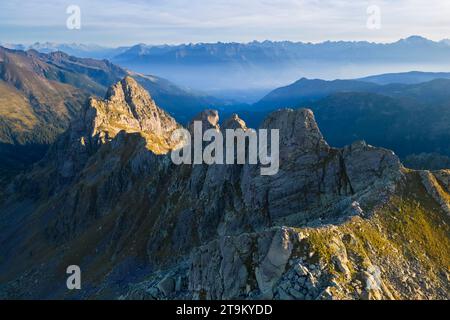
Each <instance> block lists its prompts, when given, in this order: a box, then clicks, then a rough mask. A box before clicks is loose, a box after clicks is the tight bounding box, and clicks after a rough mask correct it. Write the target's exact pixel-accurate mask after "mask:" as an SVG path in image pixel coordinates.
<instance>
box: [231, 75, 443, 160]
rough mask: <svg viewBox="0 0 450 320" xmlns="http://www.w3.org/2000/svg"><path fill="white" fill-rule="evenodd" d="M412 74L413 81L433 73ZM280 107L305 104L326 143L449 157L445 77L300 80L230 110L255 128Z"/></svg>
mask: <svg viewBox="0 0 450 320" xmlns="http://www.w3.org/2000/svg"><path fill="white" fill-rule="evenodd" d="M412 74H415V75H416V76H415V78H416V79H417V78H427V79H428V78H432V76H433V74H430V73H416V72H415V73H412ZM410 75H411V73H405V74H397V75H395V77H394V78H395V81H396V82H400V81H405V82H414V81H411V77H410ZM436 75H437V76H439V75H441V74H436ZM389 77H390V75H380V76H374V77H370V79H372V80H375V81H378V80H380V79H388V78H389ZM286 107H290V108H299V107H309V108H311V109H312V110H313V111H314V113H315V115H316V120H317V122H318V123H319V125H320V127H321V129H322V132H323V134H324V136H325V137H326V138H327V140H328V141H329V142H330V144H331V145H332V146H336V147H341V146H344V145H346V144H348V143H351V141H354V140H365V141H367V142H368V143H370V144H373V145H381V146H383V147H386V148H389V149H392V150H394V151H395V152H396V153H397V154H398V155H400V156H401V157H402V158H405V157H408V156H411V155H414V154H420V153H440V154H441V155H446V156H450V144H449V143H448V141H450V79H434V80H431V81H428V82H423V83H413V84H404V83H392V84H386V85H379V84H376V83H373V82H365V81H358V80H334V81H326V80H320V79H313V80H310V79H306V78H303V79H300V80H298V81H296V82H294V83H292V84H291V85H288V86H285V87H281V88H278V89H275V90H273V91H272V92H270V93H269V94H267V95H266V96H265V97H264V98H263V99H261V100H260V101H259V102H257V103H255V104H254V105H253V106H252V107H251V109H250V110H251V112H249V110H247V113H246V112H240V111H238V110H235V112H240V113H242V114H245V115H246V114H251V115H252V117H251V119H250V121H249V125H250V126H257V125H258V124H259V123H260V122H261V121H262V120H263V119H264V118H265V116H267V114H268V113H269V112H271V111H273V110H277V109H281V108H286ZM422 158H423V157H422ZM411 163H412V162H411ZM414 163H418V162H417V161H415V162H414ZM421 163H422V164H423V163H424V162H421ZM441 163H444V162H442V161H441ZM416 167H417V166H416ZM425 167H426V166H425Z"/></svg>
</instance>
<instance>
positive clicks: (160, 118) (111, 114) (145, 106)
mask: <svg viewBox="0 0 450 320" xmlns="http://www.w3.org/2000/svg"><path fill="white" fill-rule="evenodd" d="M86 115H87V117H88V119H85V120H86V121H87V122H88V123H91V124H92V128H90V129H89V135H90V136H91V137H94V138H97V139H98V140H97V142H100V143H105V142H107V141H109V140H111V139H113V138H114V137H115V136H116V135H117V134H118V133H119V132H120V131H125V132H127V133H140V134H141V135H142V136H143V137H144V138H146V140H147V142H148V144H147V146H148V148H149V149H150V150H152V151H153V152H154V153H157V154H160V153H166V152H167V151H168V150H170V149H171V146H172V143H171V141H170V136H171V133H172V132H173V131H174V130H175V129H177V128H178V127H179V125H178V124H177V122H176V121H175V120H174V119H173V118H172V117H171V116H169V115H168V114H167V113H166V112H165V111H163V110H162V109H160V108H159V107H158V106H157V105H156V104H155V102H154V101H153V99H152V98H151V97H150V95H149V94H148V92H147V91H146V90H145V89H144V88H142V87H141V86H140V85H139V84H138V83H137V82H136V81H135V80H134V79H133V78H131V77H125V78H124V79H123V80H121V81H119V82H118V83H116V84H115V85H113V86H111V87H110V88H109V90H108V93H107V95H106V98H105V100H98V99H95V98H91V99H90V100H89V103H88V111H87V112H86Z"/></svg>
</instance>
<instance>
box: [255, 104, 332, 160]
mask: <svg viewBox="0 0 450 320" xmlns="http://www.w3.org/2000/svg"><path fill="white" fill-rule="evenodd" d="M261 128H264V129H269V130H270V129H278V130H280V148H288V149H292V150H295V151H303V152H310V151H320V150H328V149H329V146H328V144H327V142H326V141H325V140H324V138H323V136H322V133H321V132H320V130H319V127H318V126H317V123H316V120H315V118H314V114H313V112H312V111H311V110H309V109H297V110H293V109H282V110H278V111H275V112H273V113H272V114H270V115H269V116H268V117H267V118H266V120H265V121H264V122H263V124H262V126H261Z"/></svg>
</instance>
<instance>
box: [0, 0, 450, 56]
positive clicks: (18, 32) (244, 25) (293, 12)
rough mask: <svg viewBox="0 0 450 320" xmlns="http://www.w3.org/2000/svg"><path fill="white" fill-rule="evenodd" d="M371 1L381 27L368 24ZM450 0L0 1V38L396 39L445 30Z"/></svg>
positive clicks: (104, 41)
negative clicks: (75, 24)
mask: <svg viewBox="0 0 450 320" xmlns="http://www.w3.org/2000/svg"><path fill="white" fill-rule="evenodd" d="M71 5H76V6H78V8H79V9H80V13H81V15H80V22H81V24H80V29H69V28H67V26H66V21H67V19H68V17H69V16H70V13H67V12H66V11H67V9H68V8H69V7H70V6H71ZM373 6H376V8H378V9H377V10H378V11H379V12H378V13H376V14H377V15H378V16H379V24H380V25H379V28H373V29H371V28H368V27H367V21H368V19H369V18H370V17H371V16H373V14H374V11H373ZM448 16H450V3H449V2H448V1H442V0H434V1H433V0H432V1H423V0H408V1H406V0H396V1H386V0H378V1H350V0H339V1H331V0H323V1H316V0H281V1H274V0H249V1H245V2H242V1H237V0H227V1H225V0H212V1H211V0H210V1H204V0H193V1H192V0H191V1H186V0H172V1H161V0H156V1H151V2H148V1H142V0H133V1H123V0H113V1H107V2H106V1H95V2H94V1H87V0H78V1H56V0H50V1H46V2H45V3H43V2H41V1H35V0H31V1H27V2H19V1H17V0H12V1H7V2H6V1H4V2H1V3H0V39H1V41H2V42H6V43H23V44H31V43H34V42H47V41H49V42H55V43H83V44H90V43H95V44H98V45H102V46H107V47H116V46H129V45H133V44H136V43H146V44H155V45H156V44H180V43H215V42H218V41H220V42H238V43H247V42H251V41H253V40H257V41H264V40H266V39H271V40H273V41H284V40H286V41H293V42H298V41H302V42H313V43H317V42H323V41H326V40H330V41H337V40H342V41H369V42H378V43H387V42H394V41H396V40H398V39H402V38H406V37H408V36H409V35H413V34H418V35H421V36H424V37H426V38H428V39H431V40H435V41H436V40H440V39H446V38H447V37H448V27H449V25H450V22H449V21H448Z"/></svg>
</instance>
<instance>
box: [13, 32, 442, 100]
mask: <svg viewBox="0 0 450 320" xmlns="http://www.w3.org/2000/svg"><path fill="white" fill-rule="evenodd" d="M9 46H10V47H14V45H9ZM16 47H17V48H19V49H28V48H32V49H36V50H38V51H41V52H46V53H48V52H52V51H57V50H61V51H64V52H66V53H69V54H71V55H75V56H80V57H92V58H107V59H110V60H111V61H113V62H114V63H116V64H118V65H120V66H122V67H126V68H129V69H131V70H134V71H137V72H140V73H151V74H157V75H159V76H161V77H164V78H166V79H168V80H170V81H173V82H175V83H177V84H179V85H183V86H188V87H191V88H194V89H196V90H201V91H208V92H215V93H217V94H218V95H220V94H221V91H227V92H229V93H230V92H233V91H236V90H240V91H242V90H243V89H246V90H250V89H253V90H259V91H261V90H262V89H273V88H276V87H280V86H282V85H284V84H286V83H290V82H293V81H295V80H296V79H299V78H300V77H308V78H321V79H333V78H334V79H337V78H340V79H351V78H362V77H364V76H366V75H372V74H377V73H378V74H379V73H387V72H406V71H410V70H422V71H443V70H444V71H445V70H446V69H447V70H450V61H449V60H448V57H449V55H450V44H449V41H448V40H442V41H432V40H428V39H426V38H423V37H420V36H411V37H408V38H406V39H401V40H399V41H396V42H393V43H387V44H384V43H373V42H367V41H326V42H322V43H304V42H290V41H280V42H273V41H264V42H258V41H254V42H250V43H221V42H218V43H198V44H180V45H146V44H137V45H135V46H131V47H119V48H105V47H101V46H96V45H77V44H61V45H58V44H53V43H44V44H42V43H36V44H33V45H31V46H20V45H19V46H16ZM446 77H447V76H446ZM365 80H368V81H372V82H377V81H378V83H380V84H384V83H386V81H388V82H391V81H396V79H395V75H389V76H386V77H384V78H382V79H365ZM422 80H426V79H424V78H420V77H419V78H418V77H416V75H414V74H410V77H409V81H410V82H409V83H414V82H417V81H420V82H422ZM241 96H243V95H241ZM236 97H237V96H236ZM236 97H231V98H236ZM253 102H254V101H253Z"/></svg>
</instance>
